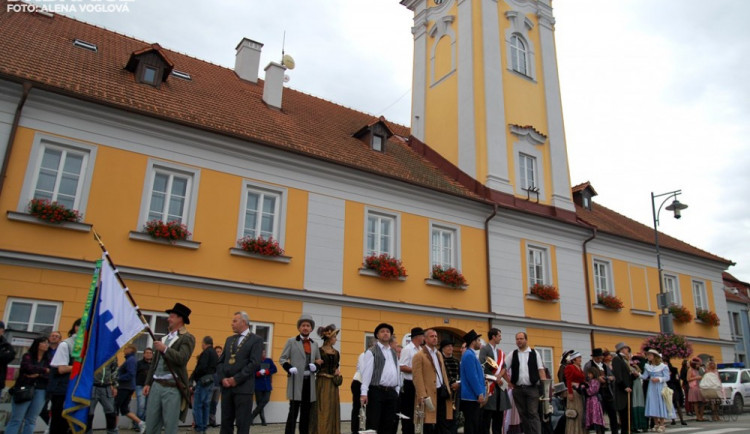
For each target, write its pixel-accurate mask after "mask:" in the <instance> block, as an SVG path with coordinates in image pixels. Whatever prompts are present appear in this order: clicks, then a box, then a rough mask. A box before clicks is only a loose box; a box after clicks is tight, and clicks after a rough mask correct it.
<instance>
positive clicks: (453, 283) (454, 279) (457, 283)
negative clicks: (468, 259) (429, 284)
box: [430, 265, 466, 288]
mask: <svg viewBox="0 0 750 434" xmlns="http://www.w3.org/2000/svg"><path fill="white" fill-rule="evenodd" d="M430 278H431V279H434V280H439V281H440V282H442V283H444V284H446V285H448V286H450V287H453V288H462V287H465V286H466V278H465V277H464V275H463V274H461V272H459V271H458V270H456V269H455V268H446V269H443V267H441V266H440V265H433V266H432V274H431V275H430Z"/></svg>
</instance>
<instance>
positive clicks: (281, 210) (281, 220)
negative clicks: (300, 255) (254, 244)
mask: <svg viewBox="0 0 750 434" xmlns="http://www.w3.org/2000/svg"><path fill="white" fill-rule="evenodd" d="M249 192H253V193H258V194H261V195H273V196H275V197H276V210H275V212H276V215H275V216H274V224H273V225H274V230H273V239H274V240H276V241H278V242H279V246H281V247H282V248H283V247H284V238H285V236H284V235H285V233H286V213H287V196H288V190H287V189H286V188H283V187H275V186H273V187H272V186H266V185H263V184H259V183H257V182H253V181H250V180H244V181H243V182H242V196H241V197H240V214H239V220H238V221H239V225H238V227H237V239H240V238H242V237H244V236H245V217H246V214H245V213H246V210H247V194H248V193H249ZM258 224H260V219H259V221H258Z"/></svg>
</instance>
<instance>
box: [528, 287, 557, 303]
mask: <svg viewBox="0 0 750 434" xmlns="http://www.w3.org/2000/svg"><path fill="white" fill-rule="evenodd" d="M529 291H530V292H531V295H535V296H537V297H539V298H541V299H542V300H547V301H554V300H559V299H560V292H559V291H558V290H557V288H555V287H554V286H552V285H542V284H541V283H535V284H534V285H532V286H531V288H530V289H529Z"/></svg>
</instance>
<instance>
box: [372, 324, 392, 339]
mask: <svg viewBox="0 0 750 434" xmlns="http://www.w3.org/2000/svg"><path fill="white" fill-rule="evenodd" d="M380 329H388V330H390V331H391V334H393V326H392V325H390V324H387V323H384V322H381V323H380V324H378V326H377V327H375V337H377V336H378V332H379V331H380Z"/></svg>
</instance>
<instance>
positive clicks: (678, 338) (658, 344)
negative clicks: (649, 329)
mask: <svg viewBox="0 0 750 434" xmlns="http://www.w3.org/2000/svg"><path fill="white" fill-rule="evenodd" d="M646 347H648V348H653V349H655V350H656V351H658V352H660V353H661V354H662V356H663V357H664V358H665V359H675V358H677V359H687V358H688V357H690V355H691V354H693V345H692V344H691V343H690V341H688V340H687V339H686V338H685V336H682V335H675V334H666V333H659V334H657V335H655V336H649V337H648V338H646V340H645V341H643V344H641V351H642V352H645V349H646Z"/></svg>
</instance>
